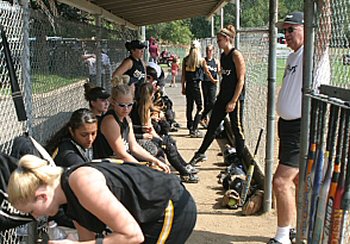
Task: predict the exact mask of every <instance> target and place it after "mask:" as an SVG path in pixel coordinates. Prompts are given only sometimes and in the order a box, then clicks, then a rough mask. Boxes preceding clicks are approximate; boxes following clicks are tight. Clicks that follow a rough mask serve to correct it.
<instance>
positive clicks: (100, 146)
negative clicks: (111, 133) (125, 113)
mask: <svg viewBox="0 0 350 244" xmlns="http://www.w3.org/2000/svg"><path fill="white" fill-rule="evenodd" d="M107 115H112V116H113V118H114V119H115V121H116V122H117V123H118V125H119V127H120V135H121V137H122V140H123V142H124V146H125V149H126V151H127V152H130V150H129V139H128V138H129V133H130V127H129V123H128V121H127V119H126V118H124V120H123V121H120V119H119V118H118V116H117V114H116V113H115V111H114V110H109V111H108V112H107V113H106V114H105V115H104V116H103V118H104V117H105V116H107ZM103 118H102V120H101V122H102V121H103ZM100 124H101V123H99V126H100ZM93 151H94V158H108V157H111V156H115V153H114V151H113V150H112V148H111V146H110V145H109V143H108V141H107V139H106V137H105V136H104V135H103V134H102V132H101V129H100V128H99V129H98V132H97V137H96V139H95V141H94V143H93Z"/></svg>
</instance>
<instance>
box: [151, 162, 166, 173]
mask: <svg viewBox="0 0 350 244" xmlns="http://www.w3.org/2000/svg"><path fill="white" fill-rule="evenodd" d="M154 164H155V166H156V169H157V170H159V171H164V172H165V173H167V174H170V168H169V166H168V165H166V164H165V163H163V162H161V161H157V162H155V163H154Z"/></svg>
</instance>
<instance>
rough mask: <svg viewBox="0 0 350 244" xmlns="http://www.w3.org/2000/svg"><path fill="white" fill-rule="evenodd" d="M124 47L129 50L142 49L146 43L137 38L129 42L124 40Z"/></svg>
mask: <svg viewBox="0 0 350 244" xmlns="http://www.w3.org/2000/svg"><path fill="white" fill-rule="evenodd" d="M125 47H126V49H128V50H129V51H130V50H133V49H144V48H145V47H146V44H145V43H143V42H141V41H139V40H132V41H130V42H126V43H125Z"/></svg>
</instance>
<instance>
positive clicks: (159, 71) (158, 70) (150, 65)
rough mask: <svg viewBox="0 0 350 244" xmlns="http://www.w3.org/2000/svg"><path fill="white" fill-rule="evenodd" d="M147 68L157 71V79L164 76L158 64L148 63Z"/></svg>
mask: <svg viewBox="0 0 350 244" xmlns="http://www.w3.org/2000/svg"><path fill="white" fill-rule="evenodd" d="M147 66H149V67H151V68H153V69H155V70H156V71H157V78H159V77H160V75H161V74H162V68H161V67H160V66H159V65H158V64H156V63H154V62H148V65H147Z"/></svg>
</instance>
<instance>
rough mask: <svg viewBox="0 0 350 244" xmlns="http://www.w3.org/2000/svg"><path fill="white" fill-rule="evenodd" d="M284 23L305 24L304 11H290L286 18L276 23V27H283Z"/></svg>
mask: <svg viewBox="0 0 350 244" xmlns="http://www.w3.org/2000/svg"><path fill="white" fill-rule="evenodd" d="M283 24H292V25H303V24H304V13H303V12H298V11H295V12H292V13H289V14H287V16H286V17H285V18H284V20H280V21H278V22H277V23H276V27H278V28H282V27H283Z"/></svg>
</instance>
